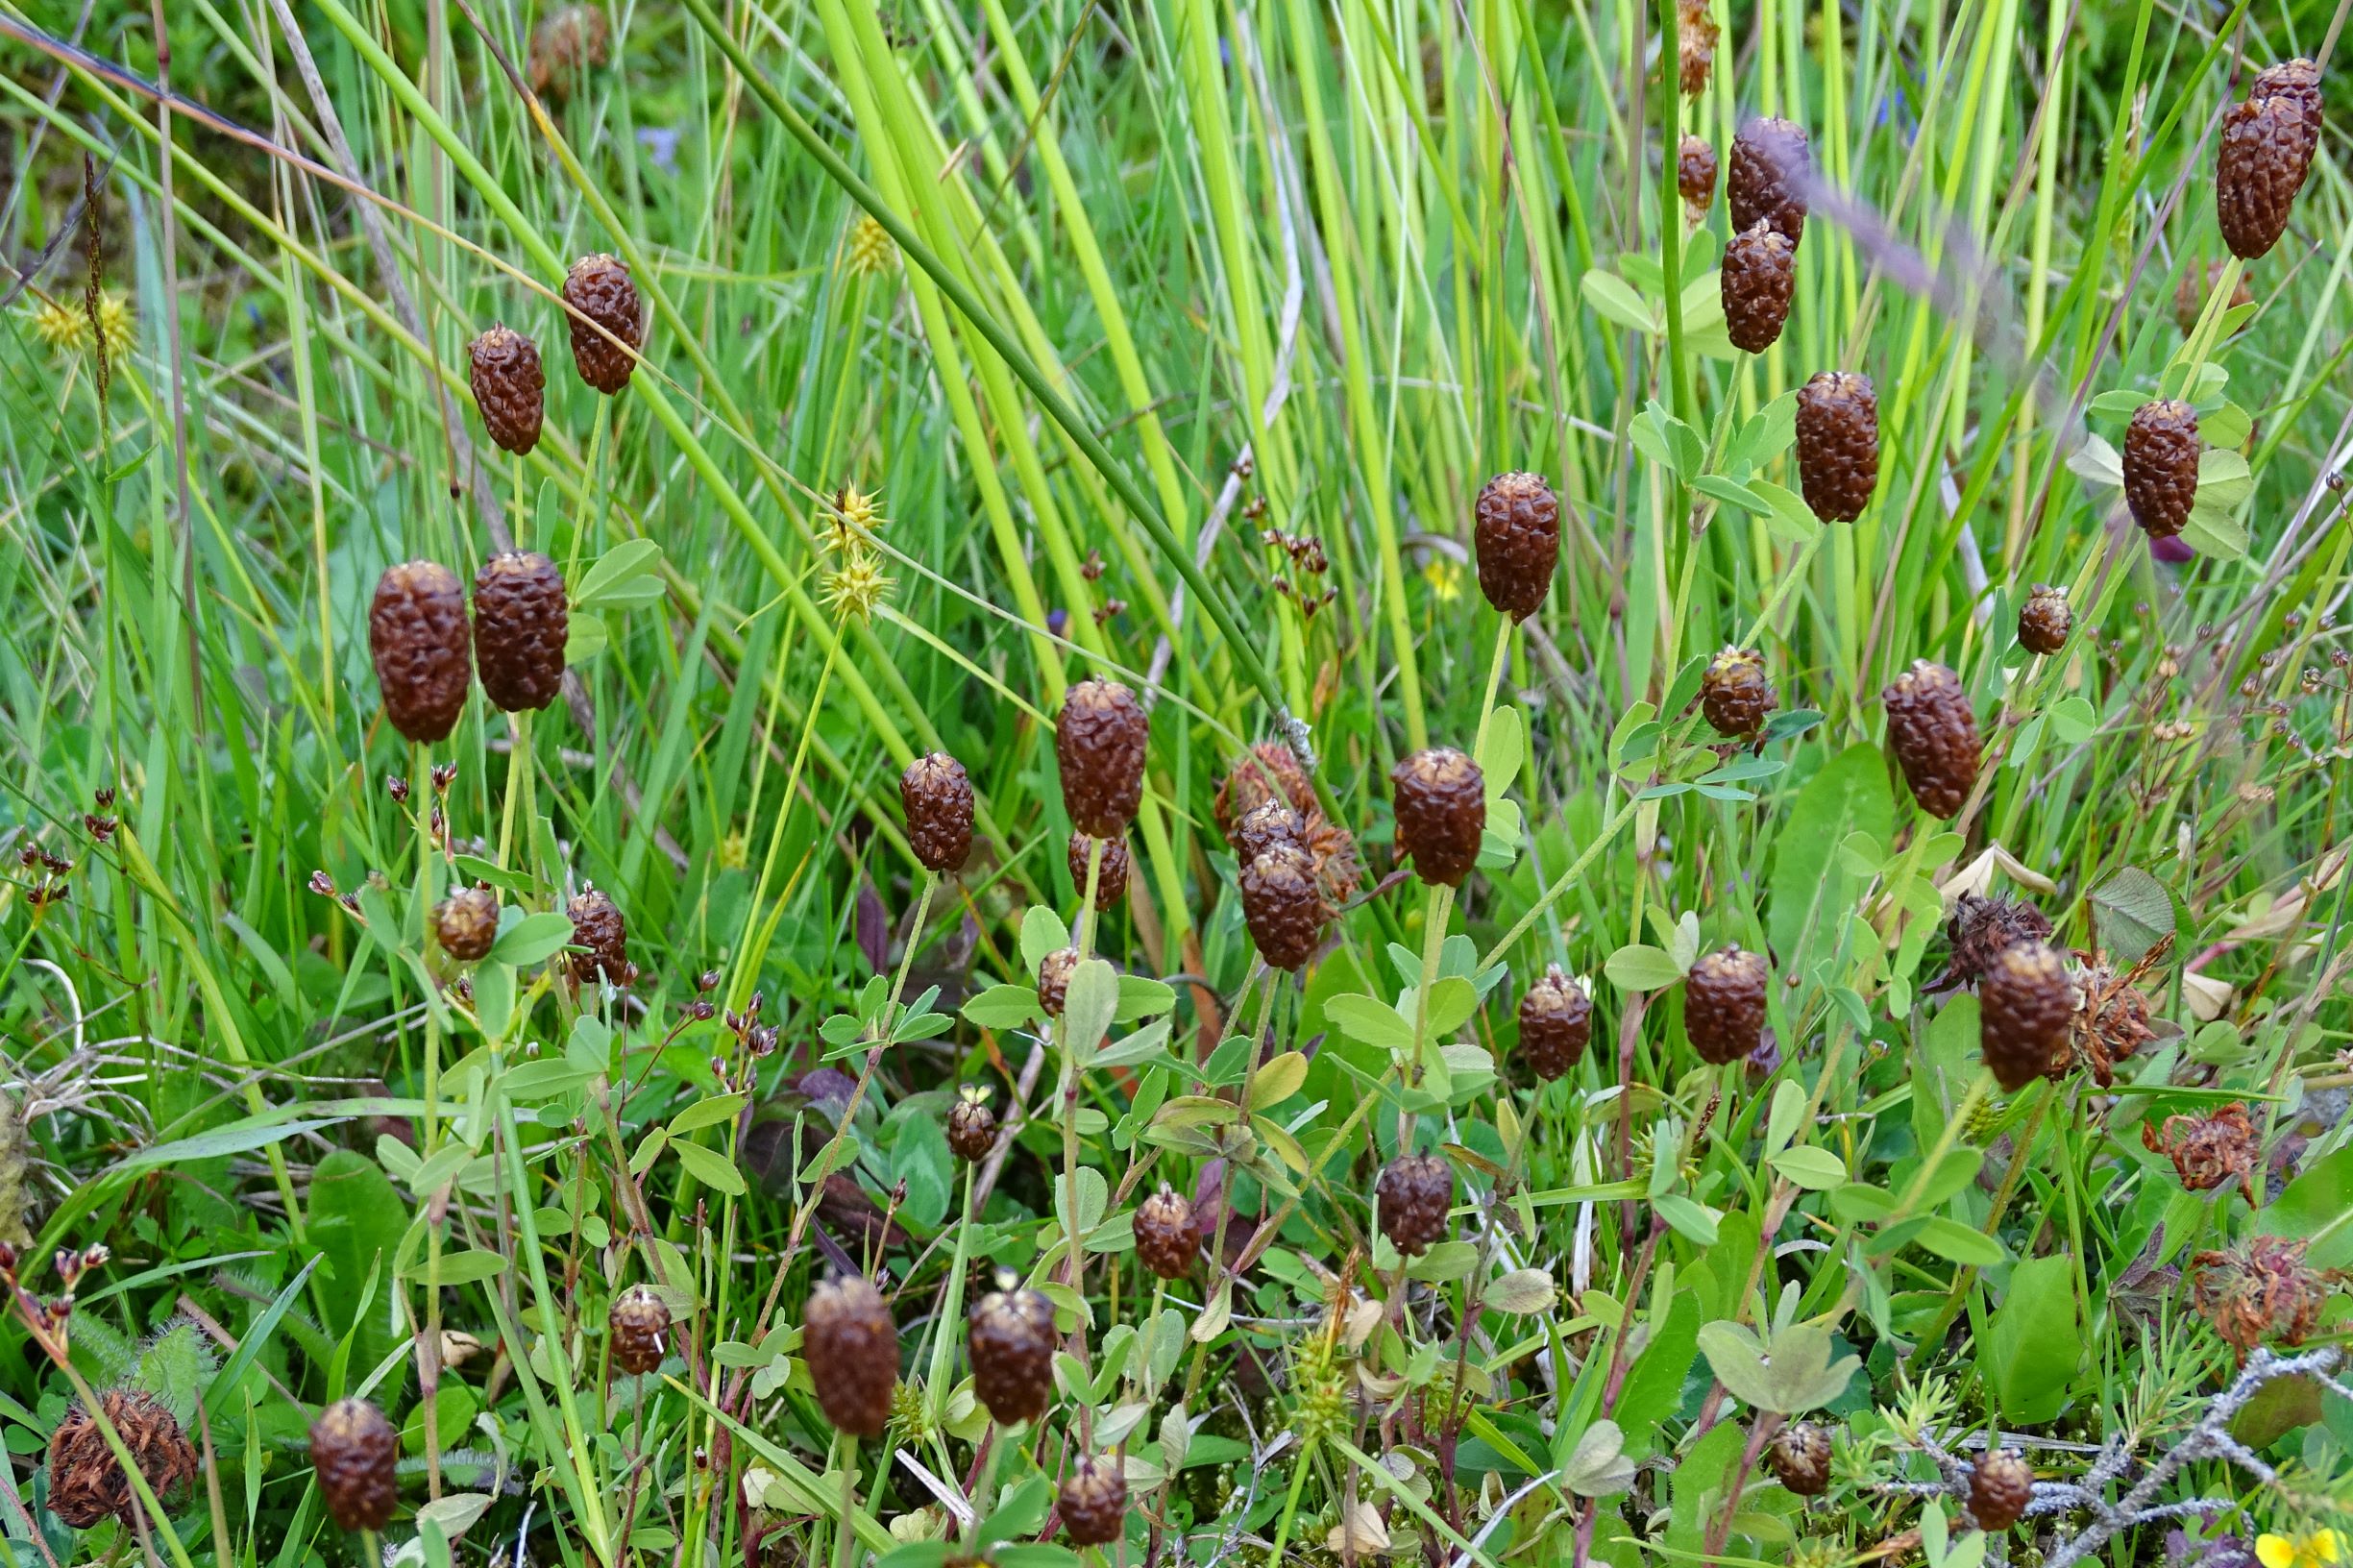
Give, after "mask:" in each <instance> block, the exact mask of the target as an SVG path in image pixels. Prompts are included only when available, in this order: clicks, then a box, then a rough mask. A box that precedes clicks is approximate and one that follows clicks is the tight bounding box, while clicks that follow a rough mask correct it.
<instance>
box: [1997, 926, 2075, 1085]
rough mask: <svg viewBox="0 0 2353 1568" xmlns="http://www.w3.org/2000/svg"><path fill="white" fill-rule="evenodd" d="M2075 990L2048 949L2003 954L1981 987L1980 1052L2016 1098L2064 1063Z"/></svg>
mask: <svg viewBox="0 0 2353 1568" xmlns="http://www.w3.org/2000/svg"><path fill="white" fill-rule="evenodd" d="M2074 1017H2075V988H2074V985H2073V983H2072V982H2071V981H2070V980H2069V979H2068V977H2067V965H2066V963H2065V962H2064V961H2063V960H2062V959H2061V958H2060V957H2059V955H2058V953H2057V952H2056V951H2055V950H2053V949H2052V948H2051V947H2050V945H2049V944H2048V943H2041V942H2022V943H2016V944H2014V945H2012V946H2009V947H2006V948H2004V949H2002V951H2001V952H2000V953H1999V954H1998V956H1997V957H1996V958H1995V959H1994V961H1993V962H1992V963H1991V964H1990V965H1988V966H1987V967H1986V970H1985V977H1984V978H1983V979H1982V980H1980V981H1978V983H1977V1047H1978V1050H1979V1051H1980V1052H1981V1053H1982V1054H1983V1056H1984V1058H1985V1065H1986V1066H1988V1067H1991V1068H1992V1069H1993V1072H1994V1079H1995V1081H1996V1082H1997V1083H1998V1084H2000V1085H2001V1087H2002V1088H2003V1089H2004V1090H2008V1091H2010V1092H2012V1093H2016V1092H2017V1091H2018V1090H2022V1089H2023V1088H2025V1087H2026V1086H2027V1085H2028V1084H2030V1083H2032V1082H2034V1081H2035V1080H2036V1079H2037V1078H2040V1077H2042V1076H2043V1075H2044V1074H2046V1073H2047V1072H2049V1071H2050V1069H2051V1066H2052V1065H2053V1064H2054V1063H2056V1062H2060V1061H2064V1060H2065V1054H2064V1053H2065V1052H2066V1049H2067V1032H2068V1025H2069V1024H2070V1023H2071V1021H2072V1020H2073V1018H2074Z"/></svg>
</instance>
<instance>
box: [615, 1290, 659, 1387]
mask: <svg viewBox="0 0 2353 1568" xmlns="http://www.w3.org/2000/svg"><path fill="white" fill-rule="evenodd" d="M670 1328H671V1319H670V1308H669V1306H668V1305H667V1304H666V1303H664V1302H663V1300H662V1298H661V1297H660V1296H658V1295H655V1294H654V1293H653V1289H652V1287H651V1286H643V1285H636V1286H630V1287H629V1288H628V1289H626V1290H624V1291H623V1292H622V1293H621V1294H620V1295H619V1296H616V1297H615V1298H614V1299H613V1305H612V1309H611V1311H609V1313H608V1314H607V1322H606V1330H607V1332H608V1333H609V1334H610V1335H611V1336H612V1345H613V1364H614V1365H615V1366H618V1367H620V1368H621V1369H622V1370H623V1371H624V1372H626V1373H628V1374H630V1375H631V1376H633V1377H642V1376H644V1375H645V1374H646V1373H648V1372H650V1371H652V1370H653V1369H654V1368H655V1367H657V1366H660V1365H661V1364H662V1358H663V1357H665V1356H667V1355H669V1354H670Z"/></svg>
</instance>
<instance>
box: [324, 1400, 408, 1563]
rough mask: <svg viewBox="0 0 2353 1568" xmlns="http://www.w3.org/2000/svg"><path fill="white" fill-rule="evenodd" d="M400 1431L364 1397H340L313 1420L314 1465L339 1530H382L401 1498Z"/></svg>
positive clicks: (328, 1511)
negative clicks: (340, 1398)
mask: <svg viewBox="0 0 2353 1568" xmlns="http://www.w3.org/2000/svg"><path fill="white" fill-rule="evenodd" d="M400 1457H401V1434H400V1433H397V1432H395V1431H394V1430H393V1428H392V1423H391V1422H390V1421H388V1420H386V1419H385V1417H384V1412H383V1411H381V1410H380V1409H377V1408H376V1407H375V1406H374V1405H371V1404H369V1403H368V1402H367V1401H366V1400H364V1399H342V1400H337V1401H336V1402H335V1403H334V1404H332V1405H330V1406H328V1407H327V1409H323V1410H321V1411H320V1412H319V1418H318V1419H317V1420H316V1421H313V1422H312V1423H311V1424H310V1465H311V1468H312V1469H314V1470H316V1471H317V1472H318V1477H319V1495H320V1496H321V1497H322V1498H324V1499H325V1500H326V1503H327V1513H328V1517H329V1518H331V1519H332V1520H334V1522H335V1528H336V1529H338V1530H381V1529H383V1528H384V1526H386V1525H387V1524H390V1523H391V1522H392V1510H393V1509H394V1508H395V1507H398V1506H399V1504H400V1501H401V1483H400Z"/></svg>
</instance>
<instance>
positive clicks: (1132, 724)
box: [1054, 675, 1151, 839]
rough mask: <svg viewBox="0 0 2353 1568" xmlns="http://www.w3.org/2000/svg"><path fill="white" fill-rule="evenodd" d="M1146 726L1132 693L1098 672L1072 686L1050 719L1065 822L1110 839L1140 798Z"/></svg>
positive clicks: (1123, 827)
mask: <svg viewBox="0 0 2353 1568" xmlns="http://www.w3.org/2000/svg"><path fill="white" fill-rule="evenodd" d="M1150 739H1151V725H1150V723H1149V721H1147V720H1146V719H1145V717H1144V711H1143V708H1142V706H1141V705H1140V703H1138V702H1137V700H1136V694H1135V693H1134V692H1131V691H1129V690H1128V689H1127V688H1126V687H1125V686H1122V685H1121V684H1119V682H1117V681H1115V680H1105V679H1103V678H1102V677H1101V676H1099V675H1094V676H1089V677H1088V678H1087V679H1085V680H1082V681H1080V682H1078V683H1077V684H1076V685H1074V686H1072V687H1071V688H1070V690H1069V693H1068V695H1066V697H1065V698H1063V704H1062V716H1061V717H1060V718H1059V719H1057V720H1056V721H1055V722H1054V760H1055V761H1056V762H1057V763H1058V764H1059V765H1060V766H1061V770H1062V797H1063V804H1064V805H1065V806H1066V807H1067V808H1068V810H1069V813H1070V822H1071V825H1072V826H1074V827H1076V828H1077V829H1078V830H1079V831H1080V832H1082V833H1091V834H1092V835H1093V836H1094V837H1096V838H1098V839H1115V838H1118V837H1119V836H1120V835H1121V834H1122V833H1124V832H1126V831H1127V824H1128V823H1129V822H1131V821H1134V820H1135V817H1136V807H1137V806H1138V804H1139V803H1140V802H1141V800H1142V799H1143V764H1144V747H1145V744H1146V743H1147V742H1148V741H1149V740H1150Z"/></svg>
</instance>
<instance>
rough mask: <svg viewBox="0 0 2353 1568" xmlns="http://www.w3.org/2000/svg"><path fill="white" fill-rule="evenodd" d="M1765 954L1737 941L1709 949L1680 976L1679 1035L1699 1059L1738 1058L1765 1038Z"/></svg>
mask: <svg viewBox="0 0 2353 1568" xmlns="http://www.w3.org/2000/svg"><path fill="white" fill-rule="evenodd" d="M1769 978H1770V975H1769V974H1768V972H1767V968H1766V965H1765V955H1764V954H1762V953H1752V952H1748V951H1745V950H1743V949H1742V948H1741V947H1740V946H1739V944H1737V943H1734V944H1733V945H1732V946H1729V947H1726V948H1724V949H1722V950H1721V951H1718V952H1713V953H1708V954H1706V955H1705V956H1703V958H1701V960H1700V961H1699V962H1698V963H1696V964H1694V965H1692V966H1691V972H1690V973H1689V974H1687V975H1685V976H1684V977H1683V1033H1684V1034H1685V1035H1686V1036H1687V1037H1689V1039H1690V1041H1691V1046H1692V1049H1694V1050H1696V1051H1698V1052H1699V1053H1700V1060H1701V1061H1703V1062H1705V1063H1708V1064H1710V1065H1711V1066H1723V1065H1724V1064H1726V1063H1728V1062H1738V1061H1740V1060H1742V1059H1743V1058H1745V1057H1746V1056H1748V1055H1749V1053H1750V1052H1752V1051H1753V1050H1755V1049H1756V1047H1757V1046H1758V1045H1759V1044H1760V1043H1762V1042H1763V1040H1764V1038H1765V984H1766V981H1767V980H1768V979H1769Z"/></svg>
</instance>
